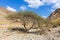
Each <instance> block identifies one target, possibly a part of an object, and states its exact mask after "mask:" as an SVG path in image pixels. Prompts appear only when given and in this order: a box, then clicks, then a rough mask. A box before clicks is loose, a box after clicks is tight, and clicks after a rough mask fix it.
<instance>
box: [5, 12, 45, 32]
mask: <svg viewBox="0 0 60 40" xmlns="http://www.w3.org/2000/svg"><path fill="white" fill-rule="evenodd" d="M6 17H7V19H9V20H12V21H13V22H22V24H23V26H24V28H25V29H26V31H27V30H29V29H31V28H38V27H39V28H41V27H42V25H41V24H43V23H44V20H45V19H44V18H42V17H40V16H38V15H37V14H35V13H34V12H28V11H26V12H18V13H15V14H10V15H8V16H6ZM29 22H32V24H31V26H30V28H27V26H26V25H27V24H28V23H29ZM45 22H46V21H45ZM35 25H38V27H35ZM33 26H34V27H33Z"/></svg>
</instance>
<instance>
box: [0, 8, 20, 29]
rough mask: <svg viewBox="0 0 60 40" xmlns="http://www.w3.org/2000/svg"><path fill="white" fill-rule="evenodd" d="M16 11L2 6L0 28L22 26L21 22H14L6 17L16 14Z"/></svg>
mask: <svg viewBox="0 0 60 40" xmlns="http://www.w3.org/2000/svg"><path fill="white" fill-rule="evenodd" d="M14 13H16V12H13V11H9V10H7V9H6V8H3V7H0V28H2V27H4V28H6V27H10V26H11V27H12V26H20V24H19V23H13V22H11V21H9V20H8V19H6V16H7V15H10V14H14Z"/></svg>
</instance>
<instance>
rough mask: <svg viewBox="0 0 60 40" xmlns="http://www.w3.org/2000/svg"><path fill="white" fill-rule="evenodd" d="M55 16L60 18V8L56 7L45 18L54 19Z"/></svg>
mask: <svg viewBox="0 0 60 40" xmlns="http://www.w3.org/2000/svg"><path fill="white" fill-rule="evenodd" d="M57 18H60V8H58V9H56V10H55V11H54V12H52V13H51V14H50V15H49V17H48V18H47V19H48V20H55V19H57Z"/></svg>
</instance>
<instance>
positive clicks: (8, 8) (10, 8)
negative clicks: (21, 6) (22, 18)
mask: <svg viewBox="0 0 60 40" xmlns="http://www.w3.org/2000/svg"><path fill="white" fill-rule="evenodd" d="M7 10H10V11H13V12H16V9H14V8H12V7H10V6H7Z"/></svg>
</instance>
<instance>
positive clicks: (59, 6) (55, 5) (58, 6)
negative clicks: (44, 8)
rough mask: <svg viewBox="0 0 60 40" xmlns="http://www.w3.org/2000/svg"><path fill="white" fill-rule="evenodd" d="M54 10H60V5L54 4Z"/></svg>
mask: <svg viewBox="0 0 60 40" xmlns="http://www.w3.org/2000/svg"><path fill="white" fill-rule="evenodd" d="M52 8H55V9H57V8H60V3H56V4H54V5H53V7H52Z"/></svg>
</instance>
